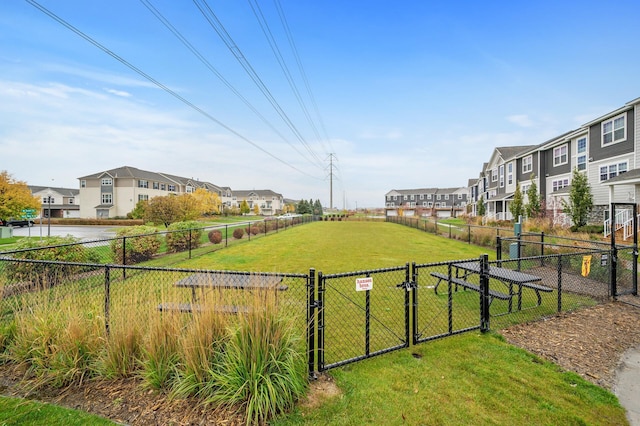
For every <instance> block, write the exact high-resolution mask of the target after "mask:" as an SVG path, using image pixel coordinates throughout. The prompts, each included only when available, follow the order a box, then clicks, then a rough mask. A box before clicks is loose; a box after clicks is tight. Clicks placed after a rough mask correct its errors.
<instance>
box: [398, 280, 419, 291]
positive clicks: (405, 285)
mask: <svg viewBox="0 0 640 426" xmlns="http://www.w3.org/2000/svg"><path fill="white" fill-rule="evenodd" d="M396 287H398V288H404V289H405V290H406V291H409V290H411V289H414V288H417V287H418V286H417V285H416V283H415V282H413V281H405V282H403V283H400V284H398V285H396Z"/></svg>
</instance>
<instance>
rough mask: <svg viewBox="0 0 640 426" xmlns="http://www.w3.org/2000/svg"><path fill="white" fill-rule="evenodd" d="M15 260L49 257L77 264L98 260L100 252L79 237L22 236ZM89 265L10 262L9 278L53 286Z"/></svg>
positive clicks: (35, 284)
mask: <svg viewBox="0 0 640 426" xmlns="http://www.w3.org/2000/svg"><path fill="white" fill-rule="evenodd" d="M15 249H16V251H17V252H16V253H14V254H12V256H13V257H14V258H15V259H33V260H49V261H60V262H76V263H97V262H98V255H97V254H95V252H92V251H90V250H88V249H87V248H86V247H85V246H83V245H82V244H79V240H78V239H77V238H74V237H71V236H66V237H46V238H43V239H42V240H37V239H27V238H24V239H21V240H20V241H18V243H17V244H16V248H15ZM82 270H86V268H84V267H82V266H75V265H56V264H47V263H37V264H36V263H21V262H7V265H6V268H5V274H6V277H7V278H8V279H9V280H11V281H26V282H31V283H32V284H33V285H34V286H36V287H37V288H49V287H53V286H54V285H56V284H59V283H61V282H62V281H63V280H64V278H65V277H67V276H69V275H71V274H77V273H79V272H81V271H82Z"/></svg>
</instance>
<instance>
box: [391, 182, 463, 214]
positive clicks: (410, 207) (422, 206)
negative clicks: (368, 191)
mask: <svg viewBox="0 0 640 426" xmlns="http://www.w3.org/2000/svg"><path fill="white" fill-rule="evenodd" d="M467 192H468V191H467V188H465V187H457V188H421V189H393V190H391V191H389V192H387V193H386V194H385V209H386V215H387V216H398V215H399V214H400V213H399V211H400V210H402V215H403V216H438V217H451V216H458V215H459V214H461V213H463V212H465V209H466V205H467V196H468V194H467Z"/></svg>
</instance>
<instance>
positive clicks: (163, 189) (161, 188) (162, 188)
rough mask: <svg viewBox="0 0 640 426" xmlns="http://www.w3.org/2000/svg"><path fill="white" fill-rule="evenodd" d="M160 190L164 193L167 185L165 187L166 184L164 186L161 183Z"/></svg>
mask: <svg viewBox="0 0 640 426" xmlns="http://www.w3.org/2000/svg"><path fill="white" fill-rule="evenodd" d="M160 190H161V191H166V190H167V185H166V184H164V183H161V184H160Z"/></svg>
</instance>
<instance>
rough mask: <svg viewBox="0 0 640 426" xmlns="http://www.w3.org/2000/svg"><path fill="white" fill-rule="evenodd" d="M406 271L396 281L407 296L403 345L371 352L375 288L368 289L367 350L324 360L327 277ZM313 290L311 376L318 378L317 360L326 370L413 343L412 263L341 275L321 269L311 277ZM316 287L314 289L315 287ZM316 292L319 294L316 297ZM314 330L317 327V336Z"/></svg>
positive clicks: (310, 319) (310, 317)
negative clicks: (411, 332)
mask: <svg viewBox="0 0 640 426" xmlns="http://www.w3.org/2000/svg"><path fill="white" fill-rule="evenodd" d="M402 270H404V272H405V274H404V280H403V282H401V283H397V284H396V286H395V287H396V288H398V289H402V290H403V291H404V296H403V298H402V303H403V304H404V315H403V318H404V333H403V334H404V335H403V339H402V340H401V344H399V345H393V346H388V347H387V348H383V349H378V350H376V351H373V352H371V350H370V337H371V335H370V328H369V327H370V319H371V312H370V307H371V305H370V300H371V297H370V292H371V291H372V290H366V292H365V318H366V320H365V331H364V332H365V350H364V353H363V354H362V355H359V356H356V357H353V358H350V359H344V360H340V361H335V362H333V363H331V364H329V365H327V364H326V362H325V347H326V342H325V327H326V326H325V309H324V308H325V293H326V282H327V280H330V279H334V278H344V277H349V276H353V277H356V276H359V277H362V276H365V277H371V276H372V275H375V274H376V273H383V272H393V271H402ZM309 285H310V289H309V290H310V291H309V304H308V317H309V321H308V325H309V327H308V328H309V332H308V344H309V377H310V378H315V377H316V372H315V371H314V369H313V367H314V364H316V362H317V371H318V372H323V371H327V370H329V369H331V368H337V367H341V366H343V365H346V364H351V363H354V362H357V361H361V360H363V359H368V358H373V357H376V356H379V355H383V354H386V353H389V352H393V351H396V350H400V349H405V348H408V347H410V346H411V340H410V321H411V313H410V309H411V306H410V303H411V296H410V293H411V290H412V289H413V288H414V286H415V283H414V282H413V281H412V279H411V268H410V265H409V263H406V264H405V266H401V267H392V268H383V269H372V270H367V271H356V272H347V273H340V274H331V275H323V274H322V272H318V274H317V279H313V278H311V279H310V280H309ZM314 287H315V288H314ZM314 293H315V295H316V297H314ZM314 329H315V330H317V333H315V338H314Z"/></svg>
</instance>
